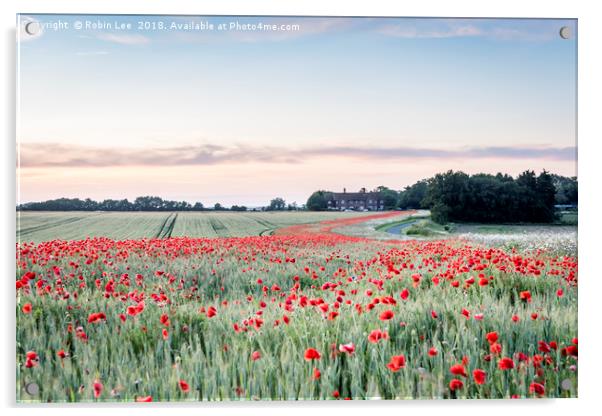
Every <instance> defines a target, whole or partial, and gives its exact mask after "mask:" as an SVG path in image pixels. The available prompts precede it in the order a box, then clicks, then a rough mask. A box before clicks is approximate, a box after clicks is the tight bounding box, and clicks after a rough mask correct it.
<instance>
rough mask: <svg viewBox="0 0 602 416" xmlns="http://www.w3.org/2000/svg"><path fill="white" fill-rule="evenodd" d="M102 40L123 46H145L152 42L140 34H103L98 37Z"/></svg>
mask: <svg viewBox="0 0 602 416" xmlns="http://www.w3.org/2000/svg"><path fill="white" fill-rule="evenodd" d="M96 37H97V38H98V39H100V40H105V41H107V42H114V43H119V44H122V45H144V44H146V43H149V42H150V39H149V38H147V37H146V36H143V35H140V34H116V33H106V32H102V33H99V34H98V35H97V36H96Z"/></svg>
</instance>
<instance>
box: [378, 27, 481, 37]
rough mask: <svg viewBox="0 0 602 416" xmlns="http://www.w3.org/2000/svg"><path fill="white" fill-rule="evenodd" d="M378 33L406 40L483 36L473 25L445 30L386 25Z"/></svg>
mask: <svg viewBox="0 0 602 416" xmlns="http://www.w3.org/2000/svg"><path fill="white" fill-rule="evenodd" d="M377 32H378V33H380V34H382V35H386V36H392V37H397V38H405V39H443V38H457V37H468V36H481V35H483V31H482V30H481V29H479V28H478V27H476V26H473V25H463V26H456V27H449V28H447V29H443V30H431V29H426V30H424V29H418V28H416V27H413V26H408V25H406V24H398V25H384V26H382V27H380V28H379V29H378V30H377Z"/></svg>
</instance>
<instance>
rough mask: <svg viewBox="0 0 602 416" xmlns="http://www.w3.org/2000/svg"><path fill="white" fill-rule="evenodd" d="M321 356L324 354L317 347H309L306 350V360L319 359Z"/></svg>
mask: <svg viewBox="0 0 602 416" xmlns="http://www.w3.org/2000/svg"><path fill="white" fill-rule="evenodd" d="M320 357H322V356H321V355H320V353H319V352H318V350H316V349H315V348H308V349H306V350H305V354H304V358H305V360H306V361H311V360H319V359H320Z"/></svg>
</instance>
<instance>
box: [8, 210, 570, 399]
mask: <svg viewBox="0 0 602 416" xmlns="http://www.w3.org/2000/svg"><path fill="white" fill-rule="evenodd" d="M357 221H358V220H357V219H349V218H346V219H339V220H336V219H335V220H330V221H327V222H323V223H321V224H322V225H320V226H291V227H288V228H284V229H280V230H279V231H278V232H276V233H275V235H264V236H246V237H218V238H193V237H173V236H172V237H170V238H137V239H123V240H114V239H110V238H106V237H95V238H87V239H80V240H69V241H65V240H60V239H54V240H49V241H44V242H25V241H22V242H19V243H18V244H17V247H16V296H17V310H16V321H17V326H16V337H17V351H16V377H17V385H16V387H17V391H16V394H17V401H39V402H64V401H68V402H81V401H126V402H134V401H135V402H148V401H207V400H316V399H320V400H322V399H323V400H346V399H353V400H360V399H379V398H380V399H431V398H437V399H439V398H440V399H455V398H458V399H463V398H521V399H524V398H544V397H576V396H577V387H578V386H577V373H578V334H577V281H578V279H577V275H578V261H577V258H576V257H574V256H573V255H571V254H569V253H567V254H562V253H558V251H553V252H552V251H547V250H530V251H521V250H519V249H508V248H506V247H503V248H501V247H494V246H486V245H483V244H481V243H478V242H473V241H470V240H466V239H449V240H407V241H394V240H388V241H377V240H370V239H366V238H360V237H351V236H344V235H340V234H336V233H334V232H332V231H331V230H333V229H336V228H335V227H340V226H342V225H345V224H346V223H355V222H357ZM32 383H35V385H36V386H37V388H38V389H37V390H36V391H35V392H33V393H32V390H31V389H28V386H31V385H32Z"/></svg>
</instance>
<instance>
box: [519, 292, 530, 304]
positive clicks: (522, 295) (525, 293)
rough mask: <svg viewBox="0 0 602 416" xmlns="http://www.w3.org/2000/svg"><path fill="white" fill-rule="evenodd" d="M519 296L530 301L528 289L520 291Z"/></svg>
mask: <svg viewBox="0 0 602 416" xmlns="http://www.w3.org/2000/svg"><path fill="white" fill-rule="evenodd" d="M519 297H520V300H522V301H525V302H531V292H529V291H528V290H525V291H522V292H520V294H519Z"/></svg>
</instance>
